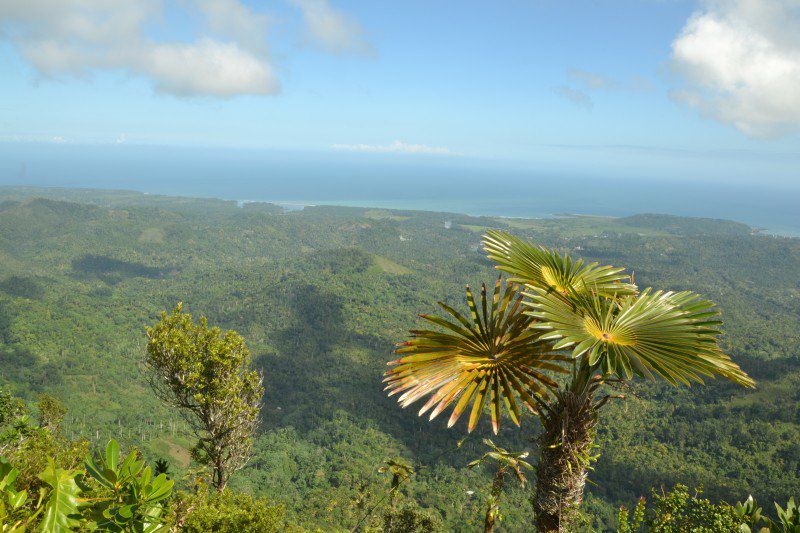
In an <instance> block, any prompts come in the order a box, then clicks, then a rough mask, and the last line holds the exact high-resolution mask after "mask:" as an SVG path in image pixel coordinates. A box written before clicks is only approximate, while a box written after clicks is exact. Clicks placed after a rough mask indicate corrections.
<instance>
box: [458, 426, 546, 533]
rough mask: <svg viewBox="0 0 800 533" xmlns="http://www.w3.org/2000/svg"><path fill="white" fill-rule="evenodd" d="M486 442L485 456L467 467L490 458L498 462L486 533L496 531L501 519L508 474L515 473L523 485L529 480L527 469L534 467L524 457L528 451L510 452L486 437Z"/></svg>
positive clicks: (490, 497) (485, 524) (484, 523)
mask: <svg viewBox="0 0 800 533" xmlns="http://www.w3.org/2000/svg"><path fill="white" fill-rule="evenodd" d="M483 442H484V444H486V446H488V447H489V449H490V451H488V452H486V453H485V454H483V457H481V458H480V459H476V460H474V461H472V462H471V463H469V464H468V465H467V468H475V467H476V466H478V465H481V464H484V463H487V462H489V460H492V461H495V462H496V463H497V470H496V471H495V474H494V480H493V481H492V490H491V492H490V493H489V502H488V504H487V506H486V517H485V518H484V521H483V531H484V533H491V532H492V531H494V526H495V524H496V523H497V522H499V521H500V519H501V516H500V497H501V496H502V495H503V484H504V482H505V478H506V475H508V474H513V475H514V476H516V478H517V480H518V481H519V483H520V485H522V486H523V487H524V486H525V484H526V483H527V482H528V480H527V478H526V477H525V472H523V469H525V470H532V469H533V467H532V466H531V465H530V464H529V463H528V462H527V461H525V460H524V459H525V458H526V457H528V452H516V453H514V452H509V451H508V450H504V449H503V448H500V447H498V446H497V445H496V444H495V443H494V442H492V441H491V440H490V439H484V441H483Z"/></svg>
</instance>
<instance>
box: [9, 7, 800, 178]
mask: <svg viewBox="0 0 800 533" xmlns="http://www.w3.org/2000/svg"><path fill="white" fill-rule="evenodd" d="M0 144H2V145H3V146H4V148H5V150H4V151H2V152H1V153H5V154H8V153H13V151H14V146H16V145H22V144H25V145H26V150H30V146H28V145H34V146H39V145H41V146H42V147H43V148H42V149H43V150H49V149H52V146H53V145H58V146H60V147H61V149H65V147H66V148H68V147H70V146H80V147H81V150H82V152H81V153H91V152H92V150H93V151H94V152H96V153H103V152H108V151H111V150H120V149H123V148H124V147H127V146H138V147H141V146H142V145H146V146H165V147H170V146H172V147H194V148H197V149H203V150H205V149H211V150H213V149H241V150H248V151H250V152H253V151H256V152H259V151H263V152H264V153H270V152H271V151H281V152H292V153H297V154H303V156H302V157H308V158H312V159H313V158H315V157H319V158H320V160H321V161H327V160H329V159H330V158H336V157H337V156H341V157H342V158H348V160H352V158H354V157H355V158H363V160H364V161H366V162H369V161H370V160H372V159H371V158H375V157H391V158H395V159H402V160H403V164H404V165H409V168H413V165H414V164H415V162H416V161H419V162H430V161H433V160H443V161H455V162H456V163H457V164H461V165H477V166H486V167H487V168H492V167H493V165H494V166H496V167H497V168H502V167H503V166H511V167H515V168H529V169H535V170H536V171H537V172H557V173H574V174H580V175H588V176H591V175H598V176H599V175H603V176H611V175H624V176H627V177H634V178H636V177H641V178H642V179H647V178H659V179H675V180H696V179H701V180H702V179H705V180H709V181H717V182H720V181H721V182H723V183H724V182H737V183H738V182H742V183H750V184H760V183H770V184H773V183H777V184H784V185H790V186H800V171H799V170H798V169H800V0H707V1H706V0H702V1H680V0H637V1H634V0H593V1H589V0H574V1H570V2H563V1H555V0H554V1H548V0H527V1H523V0H507V1H501V0H497V1H469V0H467V1H458V2H457V1H448V0H441V1H434V2H431V1H430V0H427V1H416V0H404V1H402V2H388V1H346V0H263V1H246V0H0ZM87 147H88V148H87ZM87 149H88V150H89V151H88V152H87ZM2 168H3V167H2V165H1V164H0V171H2ZM16 168H17V167H14V169H15V170H14V175H15V176H16V175H17V174H16V173H17V170H16Z"/></svg>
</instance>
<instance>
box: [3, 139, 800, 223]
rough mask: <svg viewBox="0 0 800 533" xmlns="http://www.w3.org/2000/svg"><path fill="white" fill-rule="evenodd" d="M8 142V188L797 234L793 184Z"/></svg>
mask: <svg viewBox="0 0 800 533" xmlns="http://www.w3.org/2000/svg"><path fill="white" fill-rule="evenodd" d="M101 148H102V149H100V148H98V147H96V146H70V145H66V146H65V145H55V144H54V145H42V144H24V143H6V144H2V145H0V185H31V186H57V187H81V188H101V189H127V190H135V191H141V192H147V193H152V194H168V195H180V196H194V197H209V198H223V199H230V200H240V201H270V202H276V203H281V204H286V205H294V206H302V205H317V204H330V205H351V206H363V207H383V208H395V209H416V210H427V211H448V212H455V213H465V214H470V215H489V216H506V217H525V218H537V217H547V216H553V215H556V214H562V213H570V214H592V215H603V216H627V215H632V214H638V213H664V214H672V215H680V216H695V217H708V218H722V219H729V220H736V221H739V222H744V223H746V224H748V225H750V226H753V227H756V228H759V229H761V230H762V231H764V232H766V233H770V234H775V235H784V236H796V237H797V236H800V180H798V183H797V184H794V185H779V184H767V183H758V180H757V177H754V180H753V181H754V183H749V184H748V183H726V182H724V181H720V180H716V181H711V180H704V179H702V176H696V177H693V176H676V177H674V178H665V177H658V178H653V177H647V176H642V177H638V176H626V177H615V176H598V175H576V174H572V173H558V172H548V171H545V170H542V169H537V168H534V167H530V168H526V167H525V166H524V165H521V164H516V165H511V164H505V163H502V162H492V161H481V160H470V159H466V158H442V157H435V156H429V157H424V156H388V155H387V156H373V155H366V154H348V153H344V154H340V153H300V152H264V151H244V150H219V149H214V150H212V149H209V150H202V149H197V148H192V149H190V148H164V147H153V146H139V147H132V146H126V147H116V146H105V147H101Z"/></svg>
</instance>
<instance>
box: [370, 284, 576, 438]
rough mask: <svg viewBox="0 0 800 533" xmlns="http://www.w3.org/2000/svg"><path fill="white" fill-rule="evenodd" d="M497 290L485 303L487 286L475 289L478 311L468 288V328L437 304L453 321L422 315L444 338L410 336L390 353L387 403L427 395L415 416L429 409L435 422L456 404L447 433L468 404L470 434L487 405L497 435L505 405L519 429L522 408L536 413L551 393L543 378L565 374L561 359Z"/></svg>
mask: <svg viewBox="0 0 800 533" xmlns="http://www.w3.org/2000/svg"><path fill="white" fill-rule="evenodd" d="M502 285H503V284H502V280H501V279H498V280H497V283H495V286H494V294H493V295H492V298H491V303H489V304H487V300H488V298H487V294H486V285H485V284H484V285H482V286H481V300H480V309H478V307H477V306H476V304H475V298H474V297H473V296H472V291H471V290H470V288H469V286H467V304H468V305H469V309H470V313H471V321H470V320H468V319H467V318H465V317H464V316H462V315H461V314H460V313H459V312H458V311H456V310H454V309H453V308H452V307H450V306H448V305H447V304H445V303H443V302H439V305H440V306H441V307H442V309H444V310H445V311H446V312H447V313H449V314H450V315H452V316H453V317H454V318H455V319H456V321H450V320H447V319H444V318H440V317H437V316H433V315H420V316H421V317H422V318H424V319H425V320H427V321H429V322H431V323H433V324H434V325H436V326H439V327H440V328H443V329H445V330H447V331H445V332H440V331H432V330H412V331H411V335H412V336H413V338H412V339H411V340H409V341H405V342H401V343H399V344H398V345H397V346H398V348H397V350H395V353H397V354H398V355H401V356H402V357H401V358H400V359H398V360H396V361H392V362H391V363H390V364H392V365H396V366H395V367H394V368H393V369H392V370H390V371H389V372H387V373H386V377H385V378H384V382H386V383H388V385H387V386H386V390H388V391H389V395H390V396H392V395H394V394H397V393H401V392H402V393H403V394H402V395H400V396H399V397H398V402H400V405H401V406H402V407H407V406H408V405H410V404H411V403H413V402H415V401H416V400H418V399H420V398H421V397H423V396H426V395H431V397H430V399H429V400H428V402H427V403H426V404H425V405H424V406H423V407H422V409H420V411H419V415H420V416H422V415H423V414H424V413H426V412H427V411H429V410H430V409H431V408H433V410H432V411H431V414H430V419H431V420H433V419H434V418H436V416H437V415H438V414H439V413H441V412H442V411H443V410H444V409H446V408H447V406H448V405H450V404H451V403H453V402H454V401H456V400H458V401H457V402H456V406H455V408H454V409H453V414H452V415H451V416H450V420H449V421H448V422H447V426H448V427H452V426H453V425H454V424H455V423H456V421H458V418H459V417H460V416H461V414H462V413H463V412H464V410H465V409H466V407H467V406H468V405H469V403H470V402H472V410H471V413H470V416H469V425H468V427H467V430H468V431H470V432H471V431H472V430H473V429H475V426H476V425H477V423H478V419H479V418H480V415H481V414H482V413H483V409H484V406H485V405H486V403H487V400H488V404H489V412H490V413H491V418H492V429H493V430H494V432H495V433H497V432H498V431H499V430H500V413H501V409H502V406H503V405H505V407H506V411H507V412H508V414H509V416H510V417H511V420H513V421H514V423H515V424H517V425H519V419H520V417H521V412H520V407H519V404H520V403H521V404H522V405H523V406H525V407H527V408H528V409H529V410H531V411H533V412H536V411H537V409H538V404H539V403H541V398H546V397H547V387H548V386H549V387H555V386H556V383H555V381H553V379H552V378H550V377H548V376H547V375H546V374H543V371H546V370H549V371H551V372H556V373H558V372H566V370H564V369H563V368H561V367H560V366H558V364H557V363H558V362H559V361H565V360H566V358H565V357H564V356H562V355H559V354H557V353H554V352H553V351H552V349H551V345H550V344H549V343H547V342H543V341H541V340H540V339H538V338H537V335H536V333H535V331H533V330H532V329H530V326H531V323H532V319H531V318H529V317H527V316H526V315H524V314H522V313H521V312H519V310H520V306H521V304H522V295H521V294H520V291H519V290H518V289H517V288H516V287H514V286H507V287H506V288H505V290H502V289H503V287H502ZM501 294H502V297H501Z"/></svg>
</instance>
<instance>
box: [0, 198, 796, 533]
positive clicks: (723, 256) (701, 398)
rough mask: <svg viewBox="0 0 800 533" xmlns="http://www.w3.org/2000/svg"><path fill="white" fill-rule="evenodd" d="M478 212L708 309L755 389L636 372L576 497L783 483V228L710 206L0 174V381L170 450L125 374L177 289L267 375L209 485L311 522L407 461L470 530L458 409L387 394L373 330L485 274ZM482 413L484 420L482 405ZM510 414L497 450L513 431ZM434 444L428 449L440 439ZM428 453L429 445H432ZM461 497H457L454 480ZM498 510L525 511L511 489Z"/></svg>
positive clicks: (791, 448)
mask: <svg viewBox="0 0 800 533" xmlns="http://www.w3.org/2000/svg"><path fill="white" fill-rule="evenodd" d="M487 228H504V229H507V230H509V231H512V232H513V233H515V234H516V235H518V236H521V237H525V238H530V239H533V240H535V241H536V242H540V243H542V244H544V245H548V246H554V247H556V248H558V249H560V250H566V251H569V252H570V253H571V254H573V255H576V256H582V257H584V258H587V259H592V260H599V261H603V262H604V263H610V264H615V265H620V266H622V265H624V266H628V267H630V268H631V269H633V270H634V271H635V278H636V282H637V284H638V285H639V286H642V287H645V286H648V285H650V284H653V285H657V286H660V287H669V288H671V289H676V290H681V289H691V290H694V291H697V292H699V293H701V294H703V295H705V296H707V297H709V298H711V299H712V300H714V301H716V302H718V304H719V306H720V307H721V309H722V311H723V319H724V321H725V331H726V336H725V338H724V345H725V348H726V350H727V351H728V353H730V354H731V355H732V356H733V358H734V359H735V360H736V361H737V362H739V363H740V364H741V366H742V367H743V369H744V370H745V371H747V372H748V373H749V374H750V375H751V376H752V377H753V378H754V379H755V380H756V381H757V383H758V386H757V388H756V389H755V390H746V389H742V388H738V387H736V386H734V385H731V384H727V383H723V382H721V381H714V380H711V383H709V384H708V386H706V387H692V388H691V389H685V388H683V389H674V388H671V387H668V386H666V385H664V384H662V383H646V384H642V383H635V384H634V385H633V386H632V387H631V390H630V391H628V392H627V396H628V398H627V400H625V401H618V402H615V403H612V405H611V406H610V407H608V408H607V409H605V412H604V414H603V417H604V420H603V423H602V425H601V429H600V435H599V439H600V443H601V448H600V449H601V450H602V455H601V457H600V458H599V460H598V462H597V464H596V467H595V470H594V471H593V472H592V474H591V480H592V481H593V482H594V484H593V485H591V487H590V488H589V492H590V493H591V495H590V498H589V502H588V503H589V504H588V511H589V512H590V513H592V514H593V516H594V517H595V520H596V521H597V523H598V524H604V525H606V526H608V525H609V524H612V523H613V522H614V520H615V515H616V511H615V509H616V508H618V506H619V505H620V504H621V503H625V504H627V505H632V504H634V503H635V501H636V499H637V498H638V497H639V496H642V495H646V494H647V493H648V492H649V490H650V489H651V488H652V487H658V486H660V485H665V486H672V485H674V484H676V483H683V484H687V485H690V486H697V485H702V486H703V487H704V490H705V493H706V494H707V495H709V496H711V497H712V498H718V499H725V500H727V501H738V500H742V499H744V498H746V497H747V495H748V494H753V495H755V496H756V497H757V498H759V499H760V500H761V501H763V502H772V501H779V502H784V501H786V500H787V499H788V498H789V497H790V496H791V495H792V494H793V493H797V489H798V487H800V240H797V239H785V238H774V237H766V236H761V235H758V234H756V233H754V232H753V231H751V230H750V228H748V227H746V226H744V225H741V224H737V223H732V222H726V221H716V220H705V219H686V218H677V217H665V216H659V215H642V216H634V217H628V218H625V219H611V218H600V217H585V216H582V217H564V218H555V219H539V220H523V219H492V218H476V217H468V216H464V215H456V214H446V213H431V212H405V211H390V210H382V209H361V208H345V207H308V208H305V209H303V210H302V211H293V212H284V211H283V210H282V209H281V208H279V207H277V206H273V205H269V204H260V203H250V204H245V205H244V206H242V207H239V206H238V205H237V204H236V202H224V201H220V200H200V199H181V198H169V197H155V196H148V195H142V194H138V193H129V192H114V191H66V190H54V189H31V188H0V267H1V268H0V384H2V385H3V386H5V387H7V388H10V390H11V391H13V392H14V393H15V394H17V395H19V396H21V397H23V398H25V399H26V400H29V401H33V400H35V398H36V396H37V395H38V394H39V393H40V392H48V393H50V394H52V395H54V396H56V397H58V398H60V399H62V400H63V401H64V403H66V405H67V406H68V407H69V414H68V415H67V421H66V430H67V432H68V433H69V434H83V435H87V436H90V437H91V438H92V439H93V440H95V441H103V442H104V441H106V440H107V439H108V438H110V437H112V436H114V437H116V438H120V437H121V438H120V440H121V441H123V444H136V445H140V446H142V447H143V449H144V450H146V451H147V453H148V454H150V455H151V457H152V458H157V457H165V458H168V459H169V461H170V462H171V464H172V467H173V468H174V470H175V471H176V472H181V471H182V470H184V469H186V468H187V467H188V466H189V455H188V450H187V448H188V447H189V446H190V440H189V439H188V438H187V435H186V432H185V426H184V425H183V422H182V421H181V420H180V418H179V417H178V416H177V415H176V414H174V413H171V412H170V411H169V410H167V409H166V408H165V407H163V406H162V405H161V404H160V403H159V402H158V400H156V398H155V397H154V396H153V394H152V393H151V391H150V389H149V388H148V386H147V382H146V379H145V376H144V372H143V367H142V364H141V361H142V357H143V351H144V342H145V338H144V327H145V325H147V324H152V323H153V322H154V321H155V320H157V318H158V316H159V313H160V312H161V311H162V310H166V309H172V308H173V307H174V306H175V305H176V303H177V302H181V301H182V302H184V305H185V306H186V308H188V310H189V311H191V312H192V313H193V314H195V315H198V316H199V315H201V314H204V315H206V316H207V317H208V318H209V321H210V322H211V323H213V324H218V325H220V326H222V327H225V328H231V329H235V330H237V331H238V332H239V333H240V334H241V335H242V336H243V337H244V338H245V340H246V341H247V344H248V346H249V347H250V349H251V351H252V352H253V355H254V358H255V360H256V363H257V366H258V367H259V368H260V369H261V370H262V371H263V372H264V375H265V383H264V386H265V388H266V393H265V404H264V408H263V410H262V415H263V422H262V424H261V430H260V435H259V437H258V439H257V443H256V450H255V458H254V459H253V460H252V461H251V462H250V464H249V466H248V467H246V468H245V469H244V470H243V471H241V472H239V473H238V474H237V476H236V477H235V478H234V479H233V481H232V484H234V485H235V486H237V487H238V488H240V489H243V490H249V491H252V492H253V493H255V494H258V495H261V496H266V497H268V498H269V499H271V500H274V501H276V502H282V503H284V504H285V505H286V507H287V510H288V512H289V514H290V516H291V517H292V518H293V519H294V520H296V521H297V522H299V523H301V524H303V525H306V526H311V527H315V526H316V527H322V528H326V527H328V526H341V527H352V526H353V525H354V522H355V520H356V516H357V515H358V514H359V512H360V510H361V509H364V508H368V507H369V506H370V505H371V502H374V501H376V499H377V498H379V497H380V496H381V495H382V494H383V492H384V481H383V480H382V479H381V478H380V477H379V475H378V473H377V472H376V469H377V467H378V466H380V464H381V463H382V462H383V461H384V460H385V459H386V458H387V457H391V456H399V457H403V458H406V459H407V460H409V461H412V462H414V464H415V465H417V467H418V475H417V476H416V478H415V480H414V483H413V484H410V485H408V488H407V489H406V490H408V491H410V493H411V494H410V495H411V496H413V497H414V498H415V499H416V500H417V501H418V502H419V503H420V504H421V505H422V506H424V507H430V508H432V509H435V510H436V511H438V512H439V513H440V514H441V515H442V516H443V519H444V521H445V524H447V525H448V526H449V527H450V528H451V529H459V528H462V529H463V530H464V531H474V530H475V529H476V528H477V527H478V524H479V522H480V520H481V510H480V509H481V508H482V506H483V503H482V501H483V500H481V498H480V495H481V494H482V493H483V492H485V491H486V490H487V487H488V484H489V483H490V481H489V478H488V474H485V473H482V472H480V471H478V470H475V471H472V470H469V471H468V470H466V469H465V465H466V463H467V462H468V461H469V460H470V459H474V458H475V455H476V454H478V453H479V450H482V447H481V444H480V437H481V436H483V435H487V434H488V432H489V428H488V427H487V426H483V425H481V426H480V427H479V430H478V431H477V432H476V433H477V435H475V436H474V437H471V438H470V439H469V440H468V441H466V443H465V444H464V445H463V446H461V447H460V448H458V449H456V443H457V441H458V440H459V439H461V438H462V437H463V436H464V435H465V433H466V429H465V426H464V424H463V423H459V424H458V425H457V426H456V427H454V428H453V429H450V430H447V429H445V427H444V426H445V421H444V420H438V419H437V421H436V422H434V423H429V422H427V419H419V418H417V416H416V409H414V408H413V407H412V408H411V409H409V410H402V409H400V408H399V407H398V406H397V404H396V402H395V401H394V400H392V399H389V398H386V397H385V393H384V392H383V390H382V389H383V387H382V384H381V376H382V373H383V372H384V370H385V369H386V362H387V361H388V360H390V359H391V358H392V355H391V352H392V349H393V345H394V343H395V342H397V341H398V340H403V339H404V338H405V337H406V332H407V330H408V329H409V328H412V327H414V326H418V325H419V321H418V318H417V313H419V312H435V302H436V301H437V300H439V299H444V300H445V301H446V302H449V303H452V304H453V305H456V306H459V307H460V305H461V302H462V297H463V286H464V285H465V284H466V283H470V284H473V285H474V284H478V283H480V282H481V281H487V282H488V281H492V280H493V279H494V278H496V276H497V273H496V271H494V270H493V269H492V267H491V264H490V263H489V262H488V261H487V260H486V259H485V257H484V253H483V252H482V251H480V250H479V243H480V236H481V234H482V232H483V231H484V230H485V229H487ZM482 423H483V422H482ZM536 431H537V425H536V422H535V421H534V419H533V418H527V419H525V420H523V429H522V430H521V431H520V430H518V429H516V428H514V427H513V426H512V425H511V424H508V425H506V426H505V427H504V429H503V430H502V431H501V433H500V435H499V436H498V437H497V438H496V440H497V442H498V443H499V444H501V445H504V444H505V445H507V446H508V447H509V448H514V449H521V448H525V447H530V442H529V439H530V437H531V436H532V435H533V434H534V433H535V432H536ZM451 449H452V451H448V450H451ZM445 452H446V453H445ZM468 491H475V492H476V495H472V496H470V494H469V493H468ZM509 491H510V496H509V503H508V504H507V505H505V506H504V511H503V513H504V514H505V515H506V520H507V523H508V524H528V523H530V522H531V519H530V513H531V511H530V506H529V503H528V501H527V495H526V494H525V493H523V492H522V491H520V490H519V489H516V488H510V489H509Z"/></svg>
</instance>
